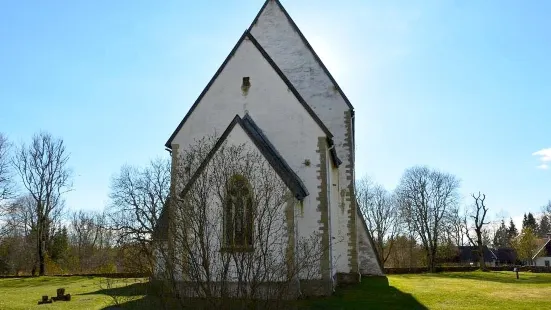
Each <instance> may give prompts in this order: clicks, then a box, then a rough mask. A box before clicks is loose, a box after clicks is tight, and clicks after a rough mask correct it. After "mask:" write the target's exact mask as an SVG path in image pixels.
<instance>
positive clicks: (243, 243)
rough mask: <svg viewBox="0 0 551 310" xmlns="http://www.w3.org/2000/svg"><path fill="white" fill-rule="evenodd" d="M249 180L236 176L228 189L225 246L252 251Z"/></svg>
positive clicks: (251, 198) (225, 206) (251, 200)
mask: <svg viewBox="0 0 551 310" xmlns="http://www.w3.org/2000/svg"><path fill="white" fill-rule="evenodd" d="M252 194H253V193H252V189H251V186H250V184H249V181H248V180H247V178H245V177H244V176H242V175H240V174H236V175H234V176H233V177H232V178H231V179H230V180H229V182H228V184H227V187H226V198H225V203H224V246H225V247H226V248H228V249H231V250H250V249H252V245H253V203H252V202H253V197H252Z"/></svg>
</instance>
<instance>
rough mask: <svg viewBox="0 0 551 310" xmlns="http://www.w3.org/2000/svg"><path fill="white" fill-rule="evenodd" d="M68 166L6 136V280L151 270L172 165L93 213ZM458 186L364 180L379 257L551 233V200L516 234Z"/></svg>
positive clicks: (115, 182) (129, 185)
mask: <svg viewBox="0 0 551 310" xmlns="http://www.w3.org/2000/svg"><path fill="white" fill-rule="evenodd" d="M211 140H212V139H211ZM211 146H212V141H210V142H209V141H206V140H205V141H199V142H198V143H197V144H196V145H193V146H191V147H190V149H189V150H187V151H186V152H187V155H186V156H187V157H186V160H185V166H183V167H181V169H177V170H178V171H177V173H178V177H179V178H183V179H188V178H190V176H191V173H192V172H193V170H192V169H191V167H198V166H199V164H200V163H201V162H202V159H203V158H204V157H205V156H206V154H207V153H208V152H209V151H210V147H211ZM241 157H242V154H241ZM228 158H229V157H228ZM69 160H70V155H69V153H68V151H67V150H66V146H65V143H64V141H63V139H60V138H56V137H54V136H52V135H51V134H50V133H47V132H39V133H36V134H35V135H34V136H33V137H31V139H30V142H29V143H21V144H19V145H15V144H13V143H10V141H9V140H8V139H7V137H6V136H5V135H3V134H0V274H36V275H44V274H54V273H97V272H106V273H110V272H146V273H150V272H151V271H152V270H153V268H154V260H153V252H154V249H153V242H152V237H151V236H152V234H153V233H154V230H155V227H156V225H157V223H158V222H159V219H160V217H161V211H162V209H163V207H164V206H165V205H166V204H167V203H169V201H170V199H169V193H170V188H171V184H170V183H171V182H170V175H171V162H170V160H169V159H165V158H162V159H161V158H159V159H154V160H151V161H150V162H149V163H147V164H146V165H144V166H140V167H135V166H128V165H124V166H122V167H121V169H120V171H118V173H116V174H115V175H114V176H113V177H112V179H111V184H110V192H109V204H108V205H107V206H105V208H104V209H103V210H101V211H95V212H91V211H90V212H84V211H82V210H76V211H70V209H69V208H67V206H66V203H65V200H64V197H65V194H66V193H67V192H69V191H71V190H73V184H72V179H73V172H72V170H71V169H70V166H69ZM228 162H229V161H228V159H226V162H225V164H228ZM211 181H212V180H211ZM459 189H460V180H459V178H458V177H457V176H455V175H453V174H450V173H446V172H443V171H439V170H436V169H433V168H430V167H426V166H415V167H411V168H408V169H406V170H405V171H404V173H403V175H402V177H401V179H400V181H399V183H398V185H397V186H396V188H395V189H393V190H388V189H386V188H385V187H384V186H382V185H380V184H377V183H376V182H374V181H373V180H371V179H369V178H367V177H366V178H363V179H360V180H358V181H357V186H356V196H357V203H358V205H359V206H360V209H361V213H362V216H363V217H364V219H365V221H366V224H367V226H368V229H369V230H370V233H371V235H372V237H373V239H374V244H375V246H376V248H377V252H378V255H379V258H380V261H381V262H382V263H383V264H384V265H385V266H386V267H428V268H429V269H430V270H434V269H435V267H436V266H437V265H442V264H446V263H449V262H450V259H451V258H452V257H454V255H456V254H457V247H458V246H466V245H469V246H473V247H476V248H478V249H479V251H478V252H479V254H480V255H479V259H482V253H483V247H484V246H490V247H494V248H514V249H515V250H516V252H517V254H518V257H519V258H520V259H522V260H524V261H528V262H529V261H530V260H531V258H532V256H533V255H534V254H535V253H534V252H535V251H536V249H535V247H536V246H535V244H536V240H537V238H543V237H545V235H546V234H547V233H548V232H550V231H551V227H550V226H551V224H550V223H551V217H550V215H551V202H549V203H548V204H547V205H546V206H545V207H544V208H543V210H542V211H543V212H542V215H540V216H538V217H536V216H534V214H532V213H528V214H526V215H525V217H524V220H523V223H522V227H521V229H520V231H519V230H518V229H517V228H516V226H515V224H514V222H513V221H512V219H510V220H509V223H508V225H507V224H506V222H505V219H501V220H499V221H496V220H493V221H492V220H491V219H490V215H489V210H490V208H489V206H487V203H486V196H485V194H483V193H473V194H472V195H471V197H470V198H469V200H468V201H463V200H462V199H461V197H460V194H459ZM265 194H266V195H267V193H265ZM173 198H176V197H173ZM173 201H175V200H174V199H173ZM179 203H184V202H179ZM72 207H74V206H72ZM72 209H73V210H74V208H72ZM305 251H306V250H305ZM310 251H312V250H310ZM305 261H308V260H307V259H306V260H305ZM481 266H484V262H483V260H481Z"/></svg>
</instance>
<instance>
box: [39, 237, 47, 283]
mask: <svg viewBox="0 0 551 310" xmlns="http://www.w3.org/2000/svg"><path fill="white" fill-rule="evenodd" d="M38 240H39V241H38V275H39V276H43V275H44V274H45V273H46V266H45V262H44V257H45V253H44V252H45V251H44V239H43V238H42V234H41V236H40V238H39V239H38Z"/></svg>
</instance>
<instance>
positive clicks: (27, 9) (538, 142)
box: [0, 0, 551, 217]
mask: <svg viewBox="0 0 551 310" xmlns="http://www.w3.org/2000/svg"><path fill="white" fill-rule="evenodd" d="M262 3H263V1H262V0H233V1H157V2H152V1H129V0H127V1H80V2H78V3H77V1H71V2H67V1H48V2H44V1H8V2H3V5H2V10H0V40H1V43H0V131H1V132H3V133H5V134H7V135H8V137H9V138H10V139H11V140H12V141H13V142H16V143H18V142H20V141H29V139H30V137H31V136H32V134H33V133H34V132H37V131H39V130H41V129H44V130H47V131H49V132H51V133H52V134H54V135H55V136H58V137H62V138H63V139H64V140H65V142H66V144H67V147H68V150H69V151H70V153H71V160H70V165H71V167H72V169H73V170H74V175H75V178H74V185H75V191H73V192H72V193H70V194H69V195H68V196H67V203H68V205H69V207H70V208H72V209H78V208H82V209H87V210H100V209H102V208H103V207H104V206H105V205H106V204H107V203H108V192H109V183H110V178H111V177H112V176H113V174H115V173H117V172H118V171H119V169H120V167H121V166H122V165H123V164H135V165H143V164H146V163H147V161H148V160H149V159H151V158H154V157H158V156H168V153H167V152H166V151H164V146H163V145H164V143H165V141H166V140H167V139H168V137H169V136H170V134H171V133H172V131H173V130H174V129H175V127H176V126H177V124H178V122H179V121H180V120H181V118H182V117H183V116H184V115H185V113H186V112H187V110H188V108H189V107H190V106H191V104H192V103H193V102H194V100H195V99H196V98H197V96H198V95H199V93H200V92H201V91H202V89H203V88H204V87H205V85H206V84H207V82H208V80H209V79H210V78H211V77H212V75H213V74H214V72H215V71H216V69H217V68H218V67H219V65H220V64H221V63H222V61H223V60H224V58H225V57H226V56H227V54H228V52H229V51H230V49H231V48H232V47H233V45H234V44H235V42H236V41H237V39H238V38H239V37H240V35H241V34H242V32H243V31H244V30H245V29H246V28H247V27H248V25H249V24H250V22H251V21H252V20H253V18H254V16H255V15H256V13H257V11H258V10H259V9H260V7H261V6H262ZM282 3H283V5H284V6H285V7H286V8H287V10H288V12H289V13H290V14H291V16H292V17H293V19H294V20H295V22H296V23H297V24H298V26H299V27H300V28H301V30H302V31H303V33H304V34H305V36H306V37H307V38H308V40H309V41H310V43H311V44H312V46H313V47H314V49H316V51H317V53H318V54H319V56H320V57H321V58H322V60H323V61H324V62H325V64H326V65H327V67H328V68H329V70H330V71H331V72H332V73H333V76H334V77H335V78H336V80H337V81H338V82H339V84H340V86H341V87H342V88H343V90H344V91H345V93H346V94H347V96H348V97H349V99H350V100H351V101H352V103H353V105H354V106H355V109H356V115H357V122H356V124H357V127H358V128H357V132H356V136H357V156H356V158H357V160H358V162H357V171H356V173H357V175H358V176H362V175H369V176H371V177H372V178H373V179H374V180H376V181H378V182H380V183H382V184H383V185H385V186H386V187H388V188H390V189H392V188H394V186H396V184H397V182H398V181H399V179H400V177H401V175H402V173H403V171H404V169H405V168H408V167H411V166H413V165H417V164H426V165H429V166H431V167H434V168H438V169H441V170H444V171H447V172H450V173H453V174H456V175H457V176H458V177H459V178H461V180H462V187H461V193H462V194H463V195H464V196H465V203H467V202H470V200H468V195H469V194H470V193H471V192H474V191H479V190H480V191H482V192H484V193H486V195H487V203H488V205H489V206H490V208H491V212H492V215H493V216H495V215H496V214H497V213H501V214H502V215H505V216H507V217H509V216H513V217H518V216H522V213H524V212H527V211H532V212H538V211H539V210H540V207H541V206H542V205H543V204H545V203H546V202H547V200H548V199H551V170H549V169H547V170H546V169H541V168H543V167H545V166H541V167H540V168H537V166H540V165H542V164H545V163H548V164H551V149H549V150H545V149H547V148H551V135H550V133H551V122H550V121H549V119H550V116H551V104H550V103H551V87H549V85H551V61H550V60H549V55H551V38H550V35H549V29H551V20H550V19H549V18H548V12H549V10H550V9H551V3H550V2H547V1H528V2H520V1H497V0H496V1H457V0H455V1H444V0H442V1H366V0H355V1H354V0H341V1H339V2H338V4H335V1H329V0H326V1H321V0H302V1H300V0H296V1H290V0H282ZM541 150H543V151H541ZM538 151H541V153H539V155H537V154H536V155H534V153H535V152H538Z"/></svg>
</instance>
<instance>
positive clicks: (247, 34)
mask: <svg viewBox="0 0 551 310" xmlns="http://www.w3.org/2000/svg"><path fill="white" fill-rule="evenodd" d="M245 42H250V43H252V45H253V46H254V47H255V49H256V50H257V51H258V52H259V53H260V54H261V55H262V57H263V58H264V59H265V61H266V62H267V63H268V64H269V65H270V67H271V68H272V70H274V71H275V72H276V73H277V75H278V76H279V78H280V79H281V80H282V81H283V83H285V85H286V86H287V88H288V90H289V91H290V92H291V93H292V94H293V95H294V97H295V98H296V100H297V101H298V102H299V103H300V104H301V105H302V108H303V109H304V110H305V111H306V112H307V113H308V114H309V115H310V117H311V118H312V119H313V120H314V121H315V123H316V124H317V125H318V126H319V128H320V129H321V130H322V131H323V132H324V133H325V135H326V136H327V138H328V139H331V138H332V137H333V135H332V133H331V132H330V131H329V129H328V128H327V127H326V126H325V124H324V123H323V122H322V121H321V120H320V118H319V117H318V116H317V114H316V113H314V111H313V110H312V108H311V107H310V106H309V105H308V104H307V103H306V101H305V100H304V99H303V98H302V96H301V95H300V94H299V92H298V91H297V90H296V89H295V87H294V86H293V84H292V83H291V82H290V81H289V79H288V78H287V77H286V76H285V74H283V72H282V71H281V70H280V68H279V67H278V66H277V65H276V64H275V62H274V61H273V60H272V59H271V58H270V56H269V55H268V54H267V53H266V51H265V50H264V49H263V48H262V46H260V44H259V43H258V41H257V40H256V39H255V38H254V37H253V36H252V34H251V33H250V32H249V31H248V30H247V31H245V33H243V35H242V36H241V38H240V39H239V41H238V42H237V44H236V45H235V46H234V48H233V49H232V51H231V52H230V54H229V55H228V57H226V59H225V61H224V62H223V63H222V65H221V66H220V68H219V69H218V70H217V71H216V73H215V74H214V76H213V77H212V79H211V80H210V81H209V83H208V84H207V86H206V87H205V89H203V91H202V92H201V94H200V95H199V97H198V98H197V100H196V101H195V103H194V104H193V105H192V106H191V108H190V109H189V111H188V112H187V114H186V115H185V117H184V118H183V119H182V121H181V122H180V124H179V125H178V127H177V128H176V130H175V131H174V132H173V133H172V135H171V136H170V138H169V139H168V141H167V142H166V144H165V146H166V147H167V148H172V146H171V145H172V143H173V141H174V139H175V138H176V136H177V135H178V133H179V132H180V130H181V129H182V127H183V126H184V125H185V124H186V122H187V121H188V119H189V118H190V116H191V115H192V114H193V112H194V111H195V110H196V109H197V107H198V105H199V104H200V103H201V101H202V100H203V99H204V97H205V96H206V95H207V93H208V92H209V90H210V89H211V87H212V86H213V84H214V83H215V82H216V80H217V79H218V77H219V76H220V75H221V73H222V72H223V71H224V69H226V67H227V66H228V63H229V62H230V61H231V60H232V58H233V57H234V56H235V55H236V53H238V51H239V49H241V48H243V45H244V44H245ZM203 134H204V133H203ZM331 143H332V142H331Z"/></svg>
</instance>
